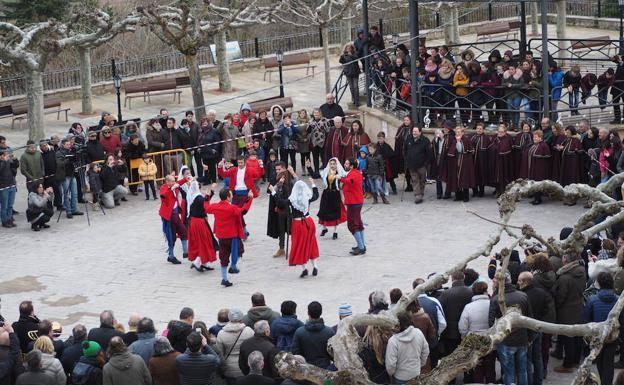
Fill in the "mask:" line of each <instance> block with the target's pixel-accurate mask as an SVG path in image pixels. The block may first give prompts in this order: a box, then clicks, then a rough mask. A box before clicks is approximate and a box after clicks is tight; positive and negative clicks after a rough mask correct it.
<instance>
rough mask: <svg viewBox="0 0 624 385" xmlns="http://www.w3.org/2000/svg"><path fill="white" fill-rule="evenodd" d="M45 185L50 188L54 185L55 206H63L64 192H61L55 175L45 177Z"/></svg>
mask: <svg viewBox="0 0 624 385" xmlns="http://www.w3.org/2000/svg"><path fill="white" fill-rule="evenodd" d="M43 187H45V188H48V187H52V190H54V203H53V204H54V207H56V208H62V207H63V194H62V193H61V189H60V188H59V184H58V182H57V181H56V180H54V177H51V178H45V179H44V181H43Z"/></svg>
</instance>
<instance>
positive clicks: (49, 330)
mask: <svg viewBox="0 0 624 385" xmlns="http://www.w3.org/2000/svg"><path fill="white" fill-rule="evenodd" d="M55 324H56V325H54V326H56V328H58V329H61V330H62V327H61V325H60V324H59V323H58V322H55ZM53 329H55V328H54V327H53V324H52V322H50V321H48V320H47V319H44V320H41V322H39V325H38V326H37V332H36V333H31V334H30V335H29V337H30V338H31V341H29V342H28V347H27V348H26V350H27V351H31V350H33V347H34V345H35V340H36V339H37V337H42V336H47V337H49V338H50V340H51V341H52V345H53V346H54V354H55V356H56V358H58V359H59V360H60V359H61V358H62V357H63V353H64V351H65V343H64V342H63V341H61V340H56V339H54V337H55V334H56V333H57V332H58V334H56V336H58V335H60V331H59V330H58V329H57V330H53Z"/></svg>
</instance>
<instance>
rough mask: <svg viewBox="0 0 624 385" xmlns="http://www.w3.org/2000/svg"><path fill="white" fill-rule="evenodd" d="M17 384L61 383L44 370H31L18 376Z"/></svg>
mask: <svg viewBox="0 0 624 385" xmlns="http://www.w3.org/2000/svg"><path fill="white" fill-rule="evenodd" d="M7 385H8V383H7ZM15 385H59V383H58V382H57V381H56V379H55V378H54V377H52V376H50V375H49V374H47V373H45V372H44V371H43V370H37V371H30V370H29V371H27V372H26V373H24V374H22V375H21V376H19V377H18V378H17V382H15Z"/></svg>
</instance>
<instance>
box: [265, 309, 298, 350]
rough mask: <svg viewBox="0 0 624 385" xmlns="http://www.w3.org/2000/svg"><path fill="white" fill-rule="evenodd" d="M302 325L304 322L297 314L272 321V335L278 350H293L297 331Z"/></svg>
mask: <svg viewBox="0 0 624 385" xmlns="http://www.w3.org/2000/svg"><path fill="white" fill-rule="evenodd" d="M302 326H303V322H301V321H300V320H299V319H297V316H296V315H287V316H281V317H279V318H277V319H276V320H275V321H273V322H271V337H273V339H274V340H275V346H276V347H277V350H279V351H280V352H291V351H292V344H293V338H294V336H295V332H296V331H297V329H299V328H300V327H302Z"/></svg>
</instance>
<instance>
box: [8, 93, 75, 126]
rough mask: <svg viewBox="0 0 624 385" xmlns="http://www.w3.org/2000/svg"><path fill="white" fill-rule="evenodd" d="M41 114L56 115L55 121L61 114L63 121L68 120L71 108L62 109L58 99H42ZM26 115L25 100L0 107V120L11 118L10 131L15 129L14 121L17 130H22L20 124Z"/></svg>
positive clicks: (26, 103) (26, 106)
mask: <svg viewBox="0 0 624 385" xmlns="http://www.w3.org/2000/svg"><path fill="white" fill-rule="evenodd" d="M43 108H44V110H43V113H44V114H46V115H48V114H56V119H57V120H60V119H61V113H62V112H64V113H65V121H66V122H67V121H69V120H68V115H67V113H68V111H69V110H71V108H62V107H61V99H60V98H44V99H43ZM27 115H28V101H26V99H21V100H16V101H12V102H10V103H7V104H2V105H0V119H2V118H9V117H11V118H13V119H12V120H11V129H13V128H15V121H16V120H17V121H19V123H20V124H19V128H20V129H21V128H22V122H23V121H24V120H26V118H27Z"/></svg>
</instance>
